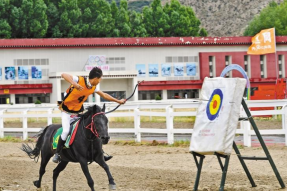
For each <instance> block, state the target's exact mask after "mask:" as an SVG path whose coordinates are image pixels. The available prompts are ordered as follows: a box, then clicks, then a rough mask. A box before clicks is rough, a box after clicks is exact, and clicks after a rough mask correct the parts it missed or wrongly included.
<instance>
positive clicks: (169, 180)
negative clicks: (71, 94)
mask: <svg viewBox="0 0 287 191" xmlns="http://www.w3.org/2000/svg"><path fill="white" fill-rule="evenodd" d="M19 147H20V144H19V143H0V151H1V152H0V190H6V191H8V190H13V191H14V190H17V191H36V190H37V189H36V188H35V187H34V186H33V184H32V181H34V180H37V178H38V171H39V166H40V162H38V163H36V164H35V163H34V162H33V161H32V160H31V159H29V157H28V156H26V155H25V153H24V152H22V151H21V150H19ZM269 149H270V153H271V156H272V157H273V159H274V161H275V163H276V165H277V168H278V169H279V172H280V174H281V176H282V178H283V181H284V182H285V183H287V165H286V158H287V148H286V147H281V146H273V147H269ZM104 150H105V151H106V152H107V153H109V154H112V155H114V158H113V159H112V160H111V161H109V162H108V164H109V166H110V170H111V173H112V174H113V176H114V179H115V182H116V184H117V190H121V191H128V190H131V191H158V190H172V191H175V190H190V191H191V190H192V189H193V184H194V181H195V174H196V167H195V163H194V161H193V158H192V155H191V154H189V150H188V148H180V147H161V146H155V147H153V146H120V145H114V144H113V143H111V144H109V145H107V146H105V148H104ZM240 151H241V153H242V154H243V155H251V156H254V155H255V156H264V153H263V151H262V149H261V148H244V149H241V150H240ZM247 165H248V167H249V169H250V172H251V174H252V176H253V178H254V181H255V182H256V184H257V185H258V186H257V187H256V188H251V186H250V183H249V181H248V179H247V177H246V175H245V173H244V171H243V169H242V167H241V166H240V163H239V161H238V159H237V157H236V156H235V155H232V157H231V161H230V165H229V169H228V174H227V180H226V186H225V188H226V190H228V191H231V190H232V191H233V190H240V191H243V190H254V191H259V190H260V191H267V190H268V191H269V190H282V189H280V185H279V183H278V181H277V179H276V177H275V175H274V173H273V171H272V169H271V167H270V165H269V163H268V162H267V161H247ZM55 166H56V164H54V163H52V162H50V163H49V164H48V166H47V171H46V174H45V175H44V177H43V182H42V189H38V190H37V191H48V190H49V191H50V190H52V171H53V169H54V168H55ZM89 168H90V172H91V174H92V177H93V179H94V181H95V189H96V190H108V181H107V176H106V174H105V172H104V170H103V169H101V167H99V166H98V165H97V164H92V165H90V166H89ZM220 171H221V170H220V167H219V164H218V161H217V159H216V157H215V156H207V157H206V159H205V161H204V167H203V170H202V176H201V181H200V187H199V188H200V189H199V190H204V191H208V190H218V188H219V184H220V178H221V173H220ZM67 190H68V191H89V190H90V189H89V187H88V185H87V183H86V179H85V177H84V175H83V173H82V171H81V169H80V166H79V164H72V163H71V164H69V165H68V166H67V168H66V169H65V171H63V172H62V173H61V174H60V176H59V179H58V191H67ZM286 190H287V189H286Z"/></svg>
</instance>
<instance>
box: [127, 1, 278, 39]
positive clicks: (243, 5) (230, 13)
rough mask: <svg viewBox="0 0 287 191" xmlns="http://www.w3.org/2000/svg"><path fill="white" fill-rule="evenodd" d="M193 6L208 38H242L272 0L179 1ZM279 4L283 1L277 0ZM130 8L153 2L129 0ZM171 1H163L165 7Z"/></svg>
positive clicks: (136, 8) (137, 7)
mask: <svg viewBox="0 0 287 191" xmlns="http://www.w3.org/2000/svg"><path fill="white" fill-rule="evenodd" d="M179 1H180V2H181V3H182V4H184V5H187V6H191V7H192V8H193V10H194V12H195V13H196V15H197V17H198V18H199V19H200V21H201V24H202V27H204V28H205V29H207V31H208V36H242V35H243V32H244V29H245V28H246V27H247V25H248V23H249V21H250V20H252V18H253V17H254V16H255V15H257V14H259V13H260V11H261V10H262V9H263V8H264V7H266V6H267V5H268V3H269V2H271V1H272V0H179ZM275 1H276V2H277V3H280V2H283V0H275ZM128 2H129V8H130V9H133V10H137V11H139V10H141V8H142V6H144V5H148V4H149V2H152V1H151V0H128ZM166 2H170V0H162V3H163V5H164V4H165V3H166Z"/></svg>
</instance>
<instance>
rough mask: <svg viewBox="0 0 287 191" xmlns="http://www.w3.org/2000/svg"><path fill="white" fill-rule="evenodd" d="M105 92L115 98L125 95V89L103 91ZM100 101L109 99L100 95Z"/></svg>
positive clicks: (121, 97)
mask: <svg viewBox="0 0 287 191" xmlns="http://www.w3.org/2000/svg"><path fill="white" fill-rule="evenodd" d="M105 93H107V94H109V95H110V96H113V97H114V98H117V99H123V98H125V97H126V92H125V91H105ZM101 102H109V101H108V100H105V99H104V98H102V97H101Z"/></svg>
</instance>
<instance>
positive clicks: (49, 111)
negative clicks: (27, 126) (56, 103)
mask: <svg viewBox="0 0 287 191" xmlns="http://www.w3.org/2000/svg"><path fill="white" fill-rule="evenodd" d="M52 111H53V109H51V108H50V109H48V120H47V123H48V125H51V124H52V123H53V121H52V117H51V115H52Z"/></svg>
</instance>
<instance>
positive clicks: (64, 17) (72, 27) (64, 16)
mask: <svg viewBox="0 0 287 191" xmlns="http://www.w3.org/2000/svg"><path fill="white" fill-rule="evenodd" d="M59 12H60V13H61V14H60V19H59V22H58V23H57V25H56V26H57V27H58V28H59V32H60V33H61V34H62V36H61V37H70V38H72V37H81V32H82V31H81V27H80V23H81V22H80V21H81V20H80V19H81V10H80V9H79V7H78V4H77V0H61V2H59Z"/></svg>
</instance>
